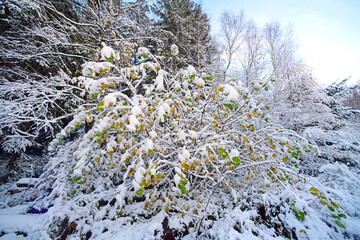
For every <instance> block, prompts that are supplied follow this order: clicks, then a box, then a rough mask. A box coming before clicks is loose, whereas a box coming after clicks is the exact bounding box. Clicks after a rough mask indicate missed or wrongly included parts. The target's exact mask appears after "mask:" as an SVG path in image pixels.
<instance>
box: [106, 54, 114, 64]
mask: <svg viewBox="0 0 360 240" xmlns="http://www.w3.org/2000/svg"><path fill="white" fill-rule="evenodd" d="M104 57H105V56H104ZM105 59H106V61H108V62H110V61H112V60H114V59H115V58H114V55H112V54H111V57H109V58H107V57H105Z"/></svg>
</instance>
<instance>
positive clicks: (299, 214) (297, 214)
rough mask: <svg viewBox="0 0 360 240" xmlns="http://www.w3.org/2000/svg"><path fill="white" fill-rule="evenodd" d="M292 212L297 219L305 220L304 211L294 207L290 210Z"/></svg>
mask: <svg viewBox="0 0 360 240" xmlns="http://www.w3.org/2000/svg"><path fill="white" fill-rule="evenodd" d="M292 211H293V213H294V214H295V217H296V218H297V219H298V220H299V221H304V220H305V213H304V212H302V211H300V210H296V209H295V208H294V209H293V210H292Z"/></svg>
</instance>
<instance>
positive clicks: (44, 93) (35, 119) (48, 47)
mask: <svg viewBox="0 0 360 240" xmlns="http://www.w3.org/2000/svg"><path fill="white" fill-rule="evenodd" d="M54 4H59V2H58V1H54ZM59 5H61V4H59ZM64 5H65V6H64ZM62 7H63V10H64V11H65V9H66V13H64V14H67V15H68V16H70V15H71V14H73V12H72V11H71V8H70V9H68V7H69V5H66V4H63V6H62ZM58 17H59V16H58V15H54V14H51V12H49V11H48V10H47V9H46V8H45V7H44V6H43V4H42V3H41V2H39V1H25V0H24V1H23V0H7V1H3V2H2V6H1V28H2V31H1V35H0V37H1V43H2V44H1V47H0V58H1V61H0V62H1V63H0V64H1V66H0V79H1V81H0V92H1V95H0V96H1V97H0V101H1V102H0V112H1V113H0V114H1V116H0V129H1V131H0V143H1V148H2V149H3V150H5V152H8V153H12V154H14V156H15V157H14V159H15V158H16V156H17V155H18V154H23V153H25V151H26V150H27V149H28V148H29V147H39V146H42V145H43V144H45V143H46V142H49V141H50V140H51V137H53V136H54V133H55V132H56V129H59V128H61V127H62V120H65V119H66V117H68V114H69V110H71V108H72V107H73V106H74V105H75V104H79V103H80V102H81V99H80V98H78V97H76V95H74V94H73V91H74V90H75V89H76V88H74V87H72V86H70V85H69V82H68V80H69V79H70V77H69V75H70V76H71V75H72V74H73V73H74V72H75V70H74V65H73V63H72V61H73V60H74V59H86V58H85V57H82V56H81V55H79V53H80V52H79V51H78V50H79V49H81V48H80V47H79V45H78V44H76V43H73V42H72V38H71V36H74V35H73V34H74V32H76V31H74V30H76V29H74V26H73V25H72V24H71V23H66V22H64V21H62V19H61V18H60V19H59V18H58Z"/></svg>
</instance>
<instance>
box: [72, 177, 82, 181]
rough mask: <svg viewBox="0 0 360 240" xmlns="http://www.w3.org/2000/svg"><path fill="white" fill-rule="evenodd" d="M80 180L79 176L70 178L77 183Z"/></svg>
mask: <svg viewBox="0 0 360 240" xmlns="http://www.w3.org/2000/svg"><path fill="white" fill-rule="evenodd" d="M80 179H81V176H77V177H73V178H71V181H73V182H78V181H80Z"/></svg>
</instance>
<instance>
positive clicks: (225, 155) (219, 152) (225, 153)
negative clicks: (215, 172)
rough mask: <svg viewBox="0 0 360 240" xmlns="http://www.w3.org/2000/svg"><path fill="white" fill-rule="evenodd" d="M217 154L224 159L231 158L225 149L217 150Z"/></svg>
mask: <svg viewBox="0 0 360 240" xmlns="http://www.w3.org/2000/svg"><path fill="white" fill-rule="evenodd" d="M217 154H219V155H220V156H221V157H222V158H223V159H225V158H227V157H228V156H229V153H228V152H226V151H225V149H223V148H219V149H218V150H217Z"/></svg>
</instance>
